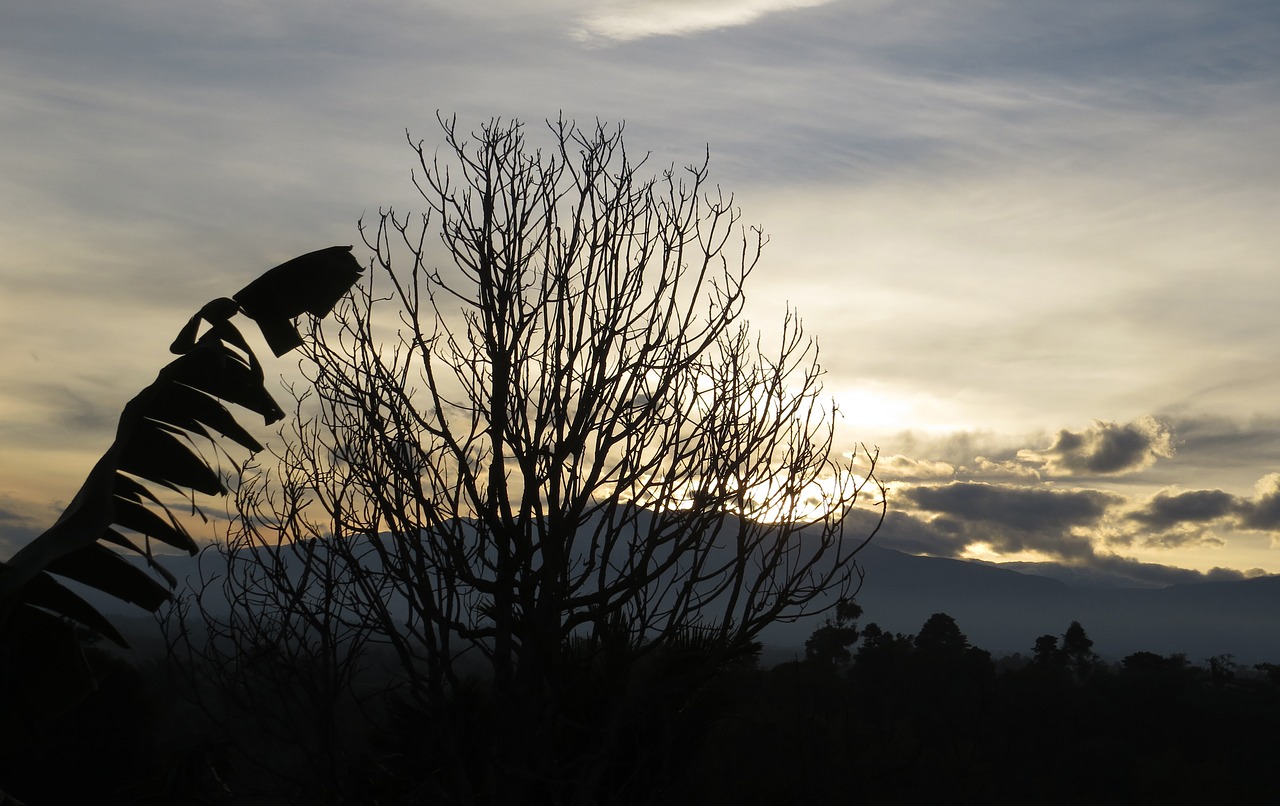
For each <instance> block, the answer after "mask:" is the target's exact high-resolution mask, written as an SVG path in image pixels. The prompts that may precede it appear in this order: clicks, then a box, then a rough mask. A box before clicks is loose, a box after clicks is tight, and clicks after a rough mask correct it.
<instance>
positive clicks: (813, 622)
mask: <svg viewBox="0 0 1280 806" xmlns="http://www.w3.org/2000/svg"><path fill="white" fill-rule="evenodd" d="M858 558H859V561H860V563H861V565H862V566H863V568H864V569H865V570H866V579H865V581H864V584H863V586H862V590H861V591H860V592H859V593H858V596H857V601H858V603H859V604H860V605H861V606H862V608H863V616H862V619H861V620H860V622H861V623H862V624H867V623H870V622H875V623H877V624H878V625H880V626H881V627H882V628H884V629H886V630H890V631H892V632H902V633H914V632H916V631H918V630H919V629H920V625H922V624H923V623H924V622H925V620H926V619H928V618H929V616H931V615H932V614H934V613H947V614H948V615H950V616H952V617H953V618H954V619H955V620H956V622H957V623H958V624H959V626H960V628H961V630H963V631H964V633H965V634H966V635H967V636H968V637H969V640H970V641H971V642H972V643H973V644H975V645H976V646H979V647H982V648H983V649H987V650H989V651H991V652H992V653H994V654H996V655H1008V654H1012V653H1014V652H1020V653H1022V654H1023V655H1029V654H1030V653H1031V648H1032V646H1033V645H1034V644H1035V639H1036V638H1037V637H1039V636H1041V635H1045V634H1051V635H1061V634H1062V633H1063V632H1064V631H1065V630H1066V628H1067V626H1068V625H1069V624H1070V623H1071V622H1072V621H1079V622H1080V623H1081V624H1083V625H1084V627H1085V629H1086V630H1087V631H1088V634H1089V637H1090V638H1092V639H1093V641H1094V649H1095V651H1097V652H1098V653H1099V654H1100V655H1102V656H1103V657H1104V658H1108V659H1111V660H1119V659H1120V658H1122V657H1124V656H1125V655H1128V654H1130V653H1132V652H1137V651H1140V650H1143V651H1149V652H1157V653H1160V654H1162V655H1167V654H1171V653H1175V652H1182V653H1185V654H1186V655H1187V657H1188V658H1189V659H1190V660H1191V661H1193V662H1196V663H1200V662H1202V661H1203V660H1204V659H1205V658H1207V657H1209V656H1211V655H1220V654H1232V655H1234V656H1235V658H1236V660H1237V661H1238V662H1240V663H1244V664H1252V663H1257V662H1261V661H1270V662H1275V663H1280V576H1276V577H1260V578H1256V579H1248V580H1240V581H1232V582H1204V583H1197V584H1183V585H1172V586H1169V587H1165V588H1155V589H1151V588H1147V589H1139V588H1123V589H1106V588H1092V587H1086V586H1083V585H1072V584H1068V583H1066V582H1063V581H1061V580H1058V579H1052V578H1050V577H1047V576H1039V575H1034V574H1028V573H1021V572H1019V571H1016V570H1011V569H1009V568H1005V567H1001V566H997V565H991V564H986V563H979V562H969V561H965V560H950V559H943V558H937V557H916V556H913V555H909V554H904V553H902V552H898V551H894V550H892V549H887V548H882V547H879V546H875V545H869V546H867V547H866V548H865V549H863V551H862V552H861V553H860V554H859V555H858ZM163 562H164V565H165V567H166V568H168V569H169V570H171V571H172V572H173V573H174V574H175V575H176V576H177V577H178V579H179V580H182V579H185V578H187V577H189V576H192V577H194V576H195V575H196V558H188V557H166V558H164V559H163ZM84 595H85V596H86V598H88V599H90V601H91V602H92V603H93V604H94V605H95V606H97V607H99V608H100V609H101V610H103V612H105V613H108V614H109V615H112V616H113V618H115V619H116V620H117V621H121V623H120V627H121V629H122V630H124V631H126V634H127V635H128V634H130V633H134V634H137V635H138V637H139V640H136V641H134V643H135V645H138V646H139V649H142V648H143V647H152V646H158V642H157V641H156V640H155V637H156V635H157V633H156V631H155V625H154V623H153V621H152V620H151V619H150V618H149V617H146V614H144V613H141V612H140V611H138V610H137V609H136V608H131V607H130V606H128V605H124V604H122V603H120V602H117V601H116V600H113V599H108V598H107V597H105V596H102V595H101V594H96V592H93V591H84ZM139 616H142V618H138V617H139ZM119 617H123V620H121V619H120V618H119ZM818 621H819V620H818V619H807V620H804V621H800V622H797V623H794V624H778V625H775V626H773V627H771V628H770V629H769V630H768V631H766V633H765V634H764V635H763V636H762V637H763V640H764V641H765V643H766V644H767V645H769V646H770V647H771V650H772V651H771V656H773V657H783V656H788V657H789V656H791V655H793V654H796V653H803V649H802V647H803V644H804V640H805V638H807V637H808V636H809V634H810V633H811V632H812V631H813V629H814V628H815V627H816V626H817V624H818Z"/></svg>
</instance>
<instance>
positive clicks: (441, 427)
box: [188, 120, 883, 803]
mask: <svg viewBox="0 0 1280 806" xmlns="http://www.w3.org/2000/svg"><path fill="white" fill-rule="evenodd" d="M442 124H443V130H444V141H445V145H444V148H443V149H441V151H440V152H434V153H433V151H431V150H429V149H427V148H425V147H424V146H423V145H422V144H421V143H417V144H415V145H414V148H415V151H416V154H417V158H418V162H419V167H420V168H421V173H419V174H417V175H415V182H416V184H417V187H418V190H419V191H420V193H421V194H422V197H423V199H424V200H425V202H426V204H427V207H428V213H427V214H425V215H422V216H417V217H414V216H402V215H400V214H398V213H396V212H394V211H391V210H387V211H384V212H383V213H382V214H381V215H380V216H379V218H378V221H377V223H376V225H375V226H371V227H368V228H365V227H364V225H363V224H362V231H363V232H364V233H365V239H366V243H367V244H368V246H369V247H370V248H371V249H372V250H373V251H374V252H375V254H376V259H375V262H376V264H377V266H378V267H379V268H380V269H381V272H380V274H379V275H378V276H377V277H376V278H374V281H373V282H371V283H369V284H368V285H367V286H366V287H365V288H364V289H363V291H362V293H361V296H360V297H359V298H358V299H356V300H355V301H354V302H353V303H352V304H347V305H343V306H341V307H340V308H339V309H338V310H337V311H336V313H335V323H336V326H335V327H332V328H329V327H324V328H319V329H317V330H316V338H315V340H314V343H313V344H312V345H308V346H306V347H305V348H304V349H305V350H306V351H307V356H308V358H309V359H310V360H311V361H312V362H313V370H312V378H311V380H312V381H313V388H314V396H313V397H307V395H306V394H300V395H299V400H298V402H297V405H298V407H299V413H300V414H301V415H302V416H300V417H299V418H296V419H294V420H293V423H292V425H291V426H290V433H289V434H287V435H286V440H285V441H284V442H283V443H282V445H283V446H282V447H281V448H280V449H279V451H278V453H277V456H276V458H277V459H278V463H277V464H276V465H274V466H264V468H263V473H262V475H261V476H260V477H258V478H257V479H252V478H251V479H249V480H248V481H247V482H246V483H244V484H242V485H241V487H240V489H239V491H238V495H237V501H236V503H237V507H238V511H239V518H238V521H237V525H236V530H235V532H234V534H233V536H232V537H233V539H232V542H231V546H230V549H229V550H228V551H227V552H226V554H225V562H226V566H225V569H224V570H220V571H218V574H219V575H220V579H221V582H222V583H225V586H224V587H223V588H220V589H217V590H215V589H213V588H212V587H211V588H208V589H206V591H205V594H206V595H204V596H201V597H197V598H196V599H193V600H192V601H191V602H190V603H189V604H190V606H191V608H192V609H191V610H190V611H189V612H188V616H189V617H190V618H191V619H194V620H195V621H196V622H197V623H202V624H204V625H205V626H207V627H209V629H210V630H212V632H213V633H214V634H216V635H217V636H218V637H219V639H218V640H217V641H212V642H210V643H209V644H208V645H205V646H194V647H190V649H191V650H192V651H194V652H196V653H197V654H198V655H200V656H202V657H204V658H206V659H208V660H209V661H210V664H209V668H213V669H217V668H226V666H225V665H224V664H221V663H220V661H219V658H225V657H226V654H225V653H227V652H228V651H229V650H228V647H234V646H237V645H245V644H246V642H248V643H254V642H259V641H268V642H270V643H271V644H273V645H275V646H288V647H295V648H298V649H299V651H300V652H304V653H305V654H306V655H307V657H311V658H317V659H322V660H324V662H326V663H329V664H330V665H331V666H334V667H336V666H341V665H343V664H347V665H351V664H353V663H358V661H355V660H353V659H355V658H359V657H361V653H362V651H363V648H364V647H367V646H375V645H376V646H378V647H381V648H384V649H385V651H386V654H387V658H386V659H385V660H386V662H387V663H388V664H390V665H391V666H392V667H393V668H394V670H395V671H394V676H395V678H396V680H397V681H398V688H397V691H398V696H400V697H402V698H403V700H402V702H403V704H404V708H405V709H406V711H405V712H406V713H407V712H410V711H412V712H414V713H419V714H421V715H422V718H421V719H420V720H418V721H417V722H416V723H415V726H414V727H413V728H412V729H411V730H410V736H409V737H408V738H407V741H412V742H413V746H414V747H415V748H416V751H415V752H416V753H417V754H418V757H417V759H416V760H415V764H414V767H415V768H416V772H413V773H405V774H406V775H410V774H412V775H417V776H418V778H419V779H420V780H412V781H410V780H404V781H402V782H400V784H401V785H402V786H403V787H404V788H408V789H414V791H417V792H420V793H424V794H423V795H422V796H423V797H427V796H432V797H439V798H455V799H459V800H461V801H468V802H501V803H518V802H557V801H558V802H571V801H572V802H588V801H591V800H601V799H604V800H609V801H610V802H622V801H621V800H620V799H622V798H624V797H627V798H635V799H642V798H644V797H647V796H648V795H651V794H652V793H653V792H654V791H655V787H661V786H663V781H665V780H668V778H669V776H668V775H667V773H665V772H658V773H655V772H654V771H655V770H660V769H661V765H660V764H659V765H658V766H657V767H646V766H645V764H646V763H647V762H648V761H650V760H654V763H655V764H658V762H657V761H656V760H655V759H656V756H655V754H657V753H659V752H661V753H663V754H665V755H666V756H677V757H678V756H679V755H680V754H679V753H678V752H675V746H674V745H671V744H667V745H665V746H664V745H663V742H664V741H668V740H673V739H672V737H674V736H675V735H677V733H678V731H677V730H676V728H675V727H671V730H670V731H669V732H668V733H667V734H664V735H666V736H667V739H662V738H660V737H658V736H656V735H655V734H653V733H652V731H653V730H655V729H656V728H655V725H656V724H657V722H655V720H656V719H658V717H661V718H662V719H665V720H668V721H669V722H672V724H673V725H674V722H673V721H674V720H677V718H678V717H679V716H680V714H681V713H683V711H682V708H684V707H685V705H687V703H689V702H690V701H691V698H696V697H697V696H698V692H699V691H701V690H703V688H704V687H705V684H706V682H707V681H708V680H709V679H711V678H712V677H714V676H715V674H717V670H719V669H723V668H725V666H726V664H732V663H733V662H735V661H736V660H737V659H740V658H742V657H744V656H747V655H750V654H751V653H752V652H754V651H755V649H756V648H757V644H756V643H755V640H756V636H757V635H758V634H759V633H760V631H761V630H762V629H763V628H764V627H765V626H766V625H768V624H770V623H772V622H774V621H777V620H779V619H792V618H796V617H799V616H801V615H804V614H808V613H817V612H821V611H822V610H823V609H825V608H827V607H830V606H832V605H834V603H835V601H836V600H838V599H840V598H841V597H845V598H847V597H848V596H849V594H851V593H852V592H853V591H854V590H855V588H856V585H857V584H858V583H859V581H860V578H861V577H860V573H859V571H858V568H857V565H856V563H855V561H854V554H855V553H856V551H857V550H858V549H859V548H860V547H861V546H862V545H864V544H865V541H866V540H867V539H869V538H870V536H869V535H859V536H857V537H846V536H845V535H844V533H843V523H844V520H845V515H846V514H847V513H848V512H849V510H850V507H851V506H852V505H853V504H854V501H855V498H856V497H857V496H858V495H859V493H860V492H861V491H862V490H864V489H865V486H866V485H867V484H871V485H872V488H871V489H872V490H877V491H878V489H879V488H878V485H877V484H876V483H875V482H874V480H873V477H872V475H871V470H872V469H873V466H874V456H865V457H863V461H864V464H863V466H861V467H860V466H858V465H856V464H855V463H854V460H853V459H847V460H846V459H835V458H833V457H832V455H831V452H830V449H831V447H832V438H833V431H832V419H831V413H830V412H824V411H823V410H822V409H821V407H820V406H819V405H818V401H819V398H820V394H821V383H820V376H821V370H820V367H819V366H818V363H817V354H816V347H815V346H814V344H813V343H812V341H811V340H810V339H809V338H808V337H807V336H806V335H805V334H804V332H803V329H802V327H801V323H800V320H799V319H798V317H796V316H795V315H794V313H791V312H788V313H787V314H786V315H785V317H784V319H783V322H782V328H781V333H780V334H779V336H778V337H777V338H775V339H774V340H772V341H770V342H765V341H762V340H760V339H759V338H758V337H757V336H756V335H754V334H753V333H752V332H751V331H750V329H749V328H748V327H747V326H746V325H745V323H742V322H740V321H739V317H740V313H741V311H742V305H743V299H744V297H743V284H744V282H745V280H746V279H747V277H748V276H749V275H750V273H751V272H752V270H753V269H754V267H755V266H756V264H757V261H758V260H759V258H760V254H761V250H762V249H763V246H764V244H765V238H764V237H763V236H762V235H761V234H760V232H759V231H758V230H754V229H746V228H744V227H742V226H741V225H740V224H739V214H738V212H737V211H736V209H734V207H733V200H732V198H731V197H726V196H725V195H723V194H722V193H721V192H720V191H719V189H718V188H714V187H712V186H711V185H710V184H709V183H708V178H707V177H708V173H707V165H706V162H705V161H704V162H702V163H701V164H697V165H694V166H692V167H690V168H688V169H687V170H685V171H683V172H679V171H676V170H674V169H668V170H665V171H663V172H662V173H661V175H660V176H658V177H645V176H643V175H642V174H641V172H640V169H641V166H642V164H643V161H641V162H639V163H637V162H634V161H632V159H631V158H630V156H629V155H628V153H627V151H626V149H625V147H624V145H623V140H622V132H621V128H618V129H608V128H606V127H604V126H602V125H597V126H595V127H594V128H588V129H580V128H578V127H577V126H575V125H574V124H572V123H567V122H564V121H559V122H554V123H551V124H550V127H549V128H550V134H551V137H550V145H549V147H548V148H547V149H546V150H537V149H534V148H533V147H531V146H530V145H528V143H527V142H526V138H525V131H524V128H523V127H522V126H521V125H520V124H518V123H513V124H502V123H498V122H492V123H490V124H488V125H486V126H483V127H482V128H481V129H480V130H479V131H478V132H476V133H474V134H473V135H472V138H471V139H470V140H468V138H466V137H465V136H463V135H462V134H461V133H459V132H458V131H457V129H456V128H455V124H454V123H453V122H452V121H449V120H443V121H442ZM766 345H768V346H766ZM311 406H314V408H307V407H311ZM881 498H882V496H881ZM877 503H879V504H880V505H881V514H882V515H883V509H882V506H883V504H882V500H881V501H878V502H877ZM226 603H229V606H230V610H231V613H230V615H227V613H226V612H219V607H222V606H224V604H226ZM220 642H221V643H220ZM469 664H470V666H469ZM468 668H470V669H477V668H478V669H480V670H481V671H482V679H483V681H484V682H483V684H482V685H481V686H480V687H479V689H476V688H474V686H473V684H472V683H469V682H468V681H467V677H468V673H467V670H468ZM338 677H340V676H337V677H335V678H334V679H335V680H337V679H338ZM587 681H589V682H587ZM224 683H226V685H224V686H223V690H227V691H229V690H231V689H232V688H233V686H231V685H230V681H224ZM640 691H648V692H650V694H648V695H645V696H643V697H640V696H633V695H635V694H636V692H640ZM584 692H593V693H591V694H590V695H589V696H586V697H585V701H584ZM657 692H663V693H661V694H658V693H657ZM463 699H465V700H466V702H468V703H470V705H467V706H465V707H463V706H462V705H460V703H461V702H462V700H463ZM641 734H644V735H646V736H647V737H648V738H647V739H646V741H644V742H639V741H637V740H636V737H637V736H639V735H641ZM622 760H626V763H625V764H623V765H622V766H619V764H620V763H621V762H622ZM664 763H665V762H664ZM624 770H625V772H624ZM645 770H648V772H647V773H646V772H645ZM624 782H625V783H626V786H625V787H624V786H623V783H624ZM384 783H385V782H384Z"/></svg>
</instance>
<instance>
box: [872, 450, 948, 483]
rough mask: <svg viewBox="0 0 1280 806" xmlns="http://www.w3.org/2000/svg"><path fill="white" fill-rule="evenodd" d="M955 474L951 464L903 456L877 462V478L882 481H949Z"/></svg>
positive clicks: (883, 457)
mask: <svg viewBox="0 0 1280 806" xmlns="http://www.w3.org/2000/svg"><path fill="white" fill-rule="evenodd" d="M955 474H956V469H955V466H954V465H952V464H951V463H949V462H936V461H933V460H930V459H911V458H909V457H906V456H903V455H901V454H898V455H895V456H881V457H880V458H879V459H878V460H877V461H876V476H877V477H878V478H879V479H881V480H882V481H890V480H893V481H898V480H903V481H920V480H924V479H949V478H952V477H954V476H955Z"/></svg>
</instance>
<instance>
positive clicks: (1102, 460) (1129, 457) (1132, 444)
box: [1018, 417, 1174, 476]
mask: <svg viewBox="0 0 1280 806" xmlns="http://www.w3.org/2000/svg"><path fill="white" fill-rule="evenodd" d="M1173 454H1174V446H1173V430H1172V429H1171V428H1170V427H1169V426H1168V425H1167V424H1165V423H1162V422H1160V421H1159V420H1156V419H1155V418H1154V417H1141V418H1139V419H1137V420H1134V421H1133V422H1131V423H1124V424H1120V423H1114V422H1102V421H1101V420H1095V421H1094V427H1093V428H1088V429H1085V430H1084V431H1078V432H1077V431H1068V430H1067V429H1065V428H1064V429H1062V430H1061V431H1059V432H1058V436H1057V437H1056V438H1055V439H1054V442H1053V444H1052V445H1050V446H1049V448H1048V449H1047V450H1043V451H1030V450H1028V451H1020V452H1019V454H1018V458H1019V459H1021V460H1022V461H1024V462H1028V463H1039V464H1042V465H1043V466H1044V469H1045V471H1046V472H1048V473H1050V474H1053V475H1059V476H1089V475H1099V476H1115V475H1121V474H1124V473H1132V472H1135V471H1138V470H1143V469H1146V468H1148V467H1150V466H1151V465H1153V464H1155V462H1156V460H1157V459H1162V458H1169V457H1171V456H1173Z"/></svg>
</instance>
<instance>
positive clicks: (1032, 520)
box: [903, 482, 1121, 531]
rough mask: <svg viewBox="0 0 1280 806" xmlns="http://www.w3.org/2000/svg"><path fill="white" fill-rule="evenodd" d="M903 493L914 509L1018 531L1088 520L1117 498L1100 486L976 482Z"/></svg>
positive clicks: (1097, 517)
mask: <svg viewBox="0 0 1280 806" xmlns="http://www.w3.org/2000/svg"><path fill="white" fill-rule="evenodd" d="M903 496H904V498H905V499H906V500H907V502H908V503H909V504H911V505H914V506H915V507H916V508H918V509H924V510H928V511H930V512H937V513H940V514H945V515H951V516H955V517H958V518H963V519H966V520H973V521H982V522H984V523H990V524H996V525H999V526H1001V527H1004V528H1010V529H1018V530H1022V531H1036V530H1046V529H1049V530H1061V529H1068V528H1072V527H1077V526H1089V525H1092V524H1095V523H1097V522H1098V520H1100V519H1101V518H1102V516H1103V515H1104V514H1105V513H1106V511H1107V508H1108V507H1109V506H1112V505H1114V504H1115V503H1118V502H1119V501H1120V500H1121V498H1120V496H1118V495H1116V494H1114V493H1106V492H1102V491H1101V490H1071V491H1063V490H1047V489H1039V488H1034V487H1011V486H1002V485H995V484H983V483H980V482H955V483H952V484H945V485H941V486H936V487H913V488H911V489H909V490H905V491H904V492H903Z"/></svg>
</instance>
